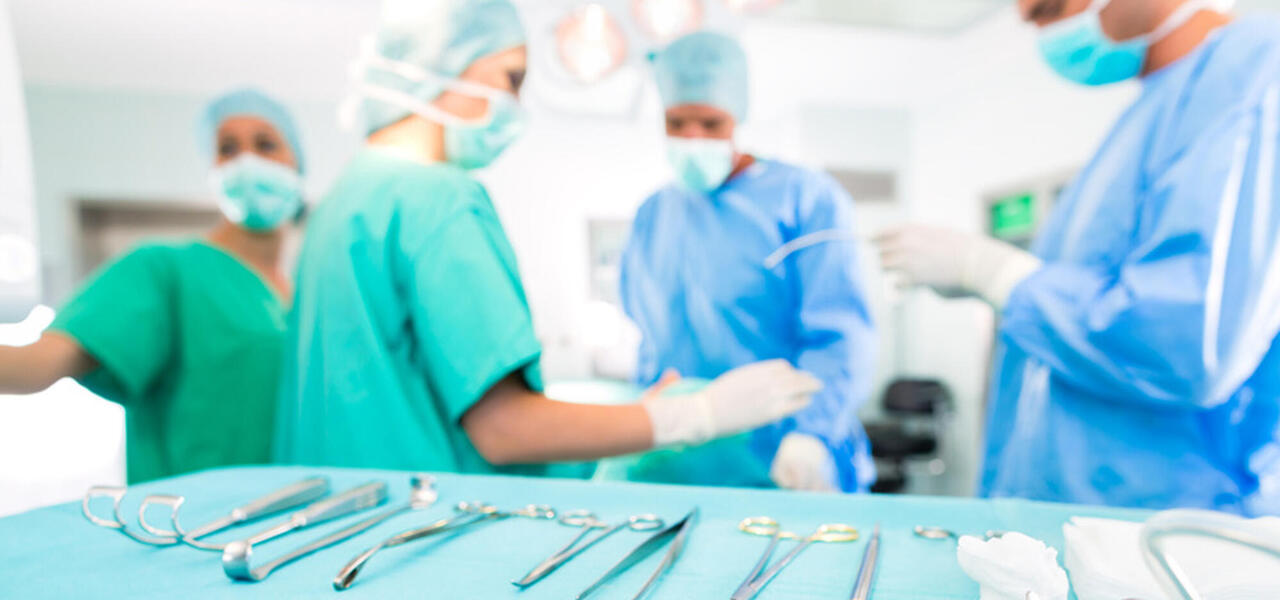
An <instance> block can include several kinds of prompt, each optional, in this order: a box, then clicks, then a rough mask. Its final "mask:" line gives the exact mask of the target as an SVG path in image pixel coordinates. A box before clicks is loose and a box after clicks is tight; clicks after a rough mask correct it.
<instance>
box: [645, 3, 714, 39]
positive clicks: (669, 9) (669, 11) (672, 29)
mask: <svg viewBox="0 0 1280 600" xmlns="http://www.w3.org/2000/svg"><path fill="white" fill-rule="evenodd" d="M632 9H633V11H634V12H635V17H636V21H638V22H639V23H640V26H641V27H642V28H643V29H644V30H645V31H647V32H648V33H649V35H651V36H653V37H654V38H656V39H657V40H658V41H660V42H666V41H670V40H672V39H674V38H676V37H678V36H680V35H683V34H686V33H689V32H692V31H696V30H697V29H698V28H699V27H700V26H701V25H702V3H701V2H699V1H698V0H634V1H633V2H632Z"/></svg>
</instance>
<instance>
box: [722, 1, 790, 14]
mask: <svg viewBox="0 0 1280 600" xmlns="http://www.w3.org/2000/svg"><path fill="white" fill-rule="evenodd" d="M779 2H780V0H724V4H725V6H728V7H729V10H732V11H733V12H736V13H738V14H749V13H759V12H763V11H764V10H766V9H769V8H772V7H774V6H777V5H778V3H779Z"/></svg>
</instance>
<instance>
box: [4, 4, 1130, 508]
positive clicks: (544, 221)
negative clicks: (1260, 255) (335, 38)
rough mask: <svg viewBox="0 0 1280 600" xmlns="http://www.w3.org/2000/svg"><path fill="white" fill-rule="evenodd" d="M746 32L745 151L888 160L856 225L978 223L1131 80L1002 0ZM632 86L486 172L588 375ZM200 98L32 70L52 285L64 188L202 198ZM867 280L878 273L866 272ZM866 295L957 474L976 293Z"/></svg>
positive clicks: (314, 128) (556, 361) (1073, 158)
mask: <svg viewBox="0 0 1280 600" xmlns="http://www.w3.org/2000/svg"><path fill="white" fill-rule="evenodd" d="M742 39H743V41H744V44H745V45H746V46H747V50H748V54H749V55H750V57H751V61H752V69H753V82H754V83H753V90H752V93H753V98H752V100H753V109H752V116H751V121H750V123H749V124H748V126H747V128H746V130H745V131H744V132H743V140H744V142H745V145H746V146H747V147H748V148H749V149H754V150H758V151H761V152H763V153H765V154H769V155H772V156H776V157H779V158H784V159H790V160H797V161H800V162H805V163H809V164H815V165H819V166H821V165H835V166H841V167H876V168H894V169H896V170H899V171H900V172H901V173H902V174H903V177H904V180H903V192H904V202H903V203H902V204H900V205H898V206H888V207H871V208H866V209H864V210H863V214H862V215H861V218H862V221H863V227H862V228H863V230H864V233H869V232H873V231H876V230H879V229H881V228H883V227H885V226H888V225H891V224H894V223H898V222H902V221H905V220H921V221H930V222H936V223H946V224H949V225H955V226H960V227H963V228H966V229H970V230H975V231H976V230H978V229H979V227H980V226H981V223H982V221H981V212H980V210H981V209H980V205H979V199H980V197H981V196H982V195H983V194H984V193H986V192H989V191H991V190H992V189H994V188H999V187H1003V186H1005V185H1007V184H1009V183H1016V182H1018V181H1020V180H1022V179H1025V178H1028V177H1034V176H1037V175H1040V174H1042V173H1044V172H1046V171H1058V170H1062V169H1064V168H1065V169H1071V168H1075V167H1077V166H1079V165H1080V164H1081V163H1082V162H1083V161H1084V160H1085V159H1086V158H1087V156H1088V155H1089V152H1090V150H1091V148H1092V147H1093V146H1094V145H1096V143H1097V142H1098V139H1099V138H1100V137H1101V135H1102V133H1103V132H1104V131H1105V129H1106V127H1107V125H1108V124H1109V122H1110V121H1111V120H1112V119H1113V118H1114V116H1115V114H1116V113H1117V112H1118V111H1119V110H1120V108H1121V107H1122V106H1123V105H1124V103H1125V102H1126V101H1127V99H1128V98H1129V96H1130V95H1131V93H1132V90H1131V89H1125V88H1117V89H1113V90H1108V91H1103V92H1096V91H1092V92H1091V91H1084V90H1080V89H1076V88H1071V87H1068V86H1067V85H1065V84H1062V83H1060V82H1058V81H1057V80H1056V79H1055V78H1054V77H1053V76H1052V75H1051V74H1050V73H1048V71H1047V69H1045V68H1044V67H1043V66H1042V64H1041V63H1040V61H1039V59H1038V57H1036V55H1035V53H1034V50H1033V48H1034V47H1033V40H1032V37H1031V34H1030V32H1029V31H1028V30H1027V29H1026V28H1024V27H1023V26H1022V25H1021V24H1019V23H1017V21H1016V19H1015V18H1014V17H1013V16H1012V14H1011V13H1006V14H1002V15H1001V16H999V17H997V18H995V19H993V20H991V22H989V23H986V24H984V25H982V26H980V27H978V28H976V29H974V30H972V31H970V32H968V33H966V34H965V35H962V36H957V37H951V38H934V37H921V36H916V35H911V34H901V33H886V32H879V31H868V30H859V29H853V28H841V27H830V26H824V25H819V24H798V23H775V22H769V21H765V20H757V21H751V22H749V23H747V24H746V26H745V28H744V30H743V31H742ZM322 56H326V57H327V56H328V55H322ZM295 59H296V60H301V59H302V57H301V56H296V57H295ZM319 68H320V67H319V66H317V65H307V66H306V69H304V70H308V71H310V72H318V70H319ZM538 76H539V75H538V74H537V72H536V71H535V72H534V73H533V74H532V77H534V78H537V77H538ZM531 85H536V82H531ZM291 89H292V88H285V89H272V88H271V87H270V86H267V91H269V92H277V93H281V92H283V97H284V99H285V100H286V101H289V102H290V104H291V105H292V106H293V107H294V109H295V112H296V113H297V114H298V116H299V119H300V121H301V126H302V129H303V131H304V138H305V143H306V146H307V152H308V154H309V163H310V177H309V181H308V183H309V188H310V189H312V190H313V191H317V192H318V191H319V190H322V189H324V188H325V187H326V186H327V184H328V183H329V182H330V181H331V180H332V178H333V177H334V175H335V174H336V172H337V170H338V169H339V168H340V165H341V164H342V163H343V162H344V160H345V159H346V158H347V157H348V156H349V155H350V154H351V152H352V151H353V150H354V140H353V139H352V138H351V137H350V136H348V135H346V134H343V133H341V132H338V131H337V130H336V129H335V126H334V125H333V119H332V115H333V114H334V111H335V109H336V105H337V103H338V101H339V98H338V97H337V95H336V93H335V94H333V95H331V96H328V97H325V96H324V95H323V94H317V90H307V91H306V93H299V94H298V95H297V96H296V97H295V96H291V95H290V94H289V93H288V92H290V90H291ZM644 94H645V95H644V96H643V98H642V101H641V103H640V104H639V105H638V110H637V111H636V112H635V117H634V118H631V119H606V118H596V117H593V118H574V117H571V116H568V115H565V114H563V113H559V112H557V111H554V110H548V109H547V108H546V107H540V106H538V105H536V104H535V105H534V106H533V107H532V109H533V112H534V119H535V120H534V122H533V127H532V130H531V131H530V133H529V135H528V136H527V138H526V139H524V140H522V141H521V142H520V143H519V144H517V146H515V147H514V148H513V149H512V151H511V152H510V153H508V155H507V156H505V157H504V158H503V159H502V160H501V161H500V162H499V163H498V164H497V165H495V167H494V168H493V169H492V170H491V171H490V172H488V173H486V174H485V175H484V178H485V180H486V181H487V182H488V183H489V185H490V188H491V191H492V193H493V195H494V198H495V202H496V204H497V205H498V208H499V210H500V212H501V213H502V216H503V219H504V222H505V225H506V227H507V230H508V232H509V235H510V237H511V239H512V242H513V245H514V246H515V248H516V252H517V254H518V256H519V259H520V261H521V266H522V271H523V273H524V278H525V281H526V284H527V286H528V288H529V294H530V298H531V301H532V304H533V309H534V314H535V320H536V325H537V327H538V330H539V332H540V335H541V336H542V337H543V338H544V341H546V343H547V346H548V363H549V364H548V371H549V372H550V374H551V375H553V376H556V375H559V376H562V377H572V376H581V375H585V374H586V371H587V368H588V365H589V357H588V356H587V355H586V353H585V352H584V351H583V349H582V348H581V345H580V339H579V338H580V337H581V329H582V320H583V318H584V317H583V315H584V314H586V313H587V312H588V311H585V310H584V307H585V306H586V304H587V290H588V280H587V264H586V255H587V252H586V250H587V248H586V246H587V232H586V226H585V222H586V220H587V219H588V218H591V217H621V218H625V217H628V216H629V215H630V214H631V212H632V211H633V210H634V208H635V207H636V206H637V205H638V204H639V202H640V201H641V200H642V199H643V198H644V196H645V195H646V194H647V193H648V192H649V191H651V190H652V189H653V188H654V187H655V186H657V185H658V184H659V183H660V182H662V181H663V180H664V179H665V178H666V177H667V172H666V167H665V166H664V164H663V159H662V150H661V142H662V140H661V136H660V134H659V130H660V122H659V119H658V109H657V103H656V100H655V99H654V94H653V92H652V90H649V89H648V88H646V91H645V92H644ZM207 96H208V94H207V93H206V92H204V91H177V92H154V91H145V90H137V89H131V88H120V87H106V86H99V85H85V86H80V85H72V84H70V83H68V82H52V83H50V82H41V83H36V82H32V83H31V84H29V86H28V89H27V99H28V104H29V110H30V113H31V128H32V135H33V139H34V153H35V159H36V164H37V173H36V174H37V185H38V191H39V200H40V206H39V209H40V222H41V233H42V238H43V240H44V243H45V247H44V252H45V273H46V277H47V281H48V282H49V284H48V297H49V299H50V300H51V301H54V302H56V301H57V300H59V299H61V298H62V297H63V296H64V295H65V293H67V291H68V290H69V289H70V286H71V284H72V273H73V272H74V271H73V265H72V260H73V257H74V256H75V255H76V250H75V248H74V239H73V238H74V236H73V235H72V234H71V230H70V218H71V212H70V211H71V202H72V201H73V200H74V199H76V198H83V197H88V196H93V197H107V198H112V199H120V200H128V199H171V200H175V201H193V202H201V201H205V198H207V196H206V194H205V191H204V189H205V188H204V181H205V168H204V166H203V165H204V164H205V161H203V160H201V158H200V157H199V154H198V153H197V150H196V148H195V141H194V139H193V134H192V133H191V132H192V130H193V127H194V124H193V123H194V119H195V118H196V116H197V115H198V112H199V109H200V108H201V106H202V105H203V102H204V101H205V99H206V98H207ZM814 114H824V115H840V114H848V115H850V116H851V118H864V119H865V118H868V116H869V115H871V116H874V115H891V116H892V117H893V118H891V119H885V122H894V123H897V125H894V126H892V127H888V126H881V127H875V128H873V127H870V126H868V127H866V128H864V129H862V130H861V131H860V135H847V134H846V135H841V136H839V139H834V136H833V139H828V140H826V141H825V142H824V143H821V144H817V143H814V142H813V140H812V139H806V133H805V132H806V131H808V130H811V129H812V127H811V125H812V122H811V121H806V119H812V118H813V117H812V115H814ZM805 115H810V117H806V116H805ZM819 118H830V117H829V116H828V117H819ZM806 122H808V123H809V126H807V125H806ZM886 157H888V158H886ZM872 279H873V281H874V282H875V283H874V284H873V288H874V289H875V290H877V292H879V291H880V290H882V289H883V286H882V285H881V283H880V280H879V274H877V273H873V274H872ZM876 303H877V306H879V307H880V308H879V309H878V312H879V313H880V316H881V326H882V331H883V333H884V335H885V337H886V340H887V344H888V345H886V346H882V351H883V352H884V355H885V356H884V357H883V358H882V361H881V362H882V365H881V379H884V378H887V377H888V376H889V375H892V374H911V375H919V376H936V377H940V378H942V379H944V380H945V381H947V382H948V383H949V384H950V385H951V386H952V387H953V389H954V391H955V392H956V395H957V397H958V399H959V400H960V403H961V414H960V424H959V427H957V432H958V434H959V437H960V442H961V444H960V445H959V446H958V447H957V448H956V450H955V451H954V453H953V454H952V455H951V456H950V458H951V459H952V462H953V464H954V465H955V466H956V467H957V468H956V469H955V470H954V471H953V472H952V474H951V479H950V481H949V484H948V485H949V486H950V489H951V490H953V491H956V492H964V491H967V490H969V489H970V487H971V486H970V483H971V482H972V479H973V473H974V469H975V466H976V458H975V454H976V448H977V439H978V438H977V435H978V431H979V428H980V422H981V419H980V414H981V404H982V392H983V388H984V385H985V377H984V375H983V373H984V372H985V369H986V359H985V357H986V353H987V352H988V350H989V347H990V335H989V334H990V331H991V330H992V328H993V321H992V316H991V314H990V311H988V310H985V309H984V308H983V307H982V306H980V305H978V304H977V303H974V302H943V301H941V300H938V299H937V298H936V297H933V296H931V295H929V294H925V293H918V294H911V295H909V296H908V297H906V298H905V299H900V300H899V299H895V298H893V297H891V296H884V297H880V298H878V300H877V301H876ZM894 342H897V343H894Z"/></svg>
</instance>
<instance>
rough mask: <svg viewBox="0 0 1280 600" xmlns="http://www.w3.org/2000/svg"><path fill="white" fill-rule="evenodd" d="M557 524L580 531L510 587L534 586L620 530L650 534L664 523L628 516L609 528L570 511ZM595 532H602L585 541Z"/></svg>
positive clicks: (653, 518) (648, 517)
mask: <svg viewBox="0 0 1280 600" xmlns="http://www.w3.org/2000/svg"><path fill="white" fill-rule="evenodd" d="M560 523H561V524H563V525H568V526H570V527H581V528H582V531H581V532H580V533H579V534H578V535H577V536H575V537H574V538H573V539H572V540H570V541H569V543H568V544H567V545H565V547H563V548H561V549H559V550H557V551H556V552H555V554H552V555H551V556H549V557H547V559H546V560H544V561H542V562H541V563H538V565H537V566H535V567H534V568H533V569H532V570H530V571H529V573H528V574H526V575H525V576H524V577H522V578H520V579H519V580H516V581H513V582H511V583H512V584H513V585H515V586H516V587H518V588H521V589H524V588H527V587H529V586H531V585H533V584H535V583H538V582H539V581H541V580H542V578H544V577H546V576H547V575H550V574H551V573H552V572H554V571H555V570H556V569H559V568H560V567H561V566H562V565H564V564H565V563H567V562H569V561H570V560H573V558H574V557H576V556H578V555H579V554H582V553H583V552H586V551H587V550H589V549H590V548H591V547H592V546H595V545H596V544H598V543H600V542H601V541H602V540H604V539H605V538H607V537H609V536H611V535H613V534H615V533H617V532H619V531H622V530H623V529H629V530H631V531H653V530H655V529H662V526H663V525H665V523H663V522H662V519H660V518H658V516H657V515H651V514H644V515H635V516H631V517H628V518H627V520H625V521H622V522H621V523H617V524H614V525H610V524H609V523H606V522H604V521H601V520H600V519H599V518H597V517H596V515H595V513H593V512H591V511H587V510H573V511H569V512H566V513H564V514H562V515H560ZM597 529H603V530H604V531H601V532H600V534H599V535H597V536H595V537H593V538H591V539H590V540H587V539H586V538H587V536H588V535H590V534H591V532H593V531H595V530H597ZM584 540H585V541H584Z"/></svg>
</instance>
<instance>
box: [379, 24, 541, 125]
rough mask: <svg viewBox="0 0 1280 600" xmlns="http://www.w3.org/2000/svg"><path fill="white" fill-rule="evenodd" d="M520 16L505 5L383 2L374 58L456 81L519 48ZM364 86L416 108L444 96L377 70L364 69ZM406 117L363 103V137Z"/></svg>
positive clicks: (438, 87) (434, 87) (433, 84)
mask: <svg viewBox="0 0 1280 600" xmlns="http://www.w3.org/2000/svg"><path fill="white" fill-rule="evenodd" d="M526 42H527V38H526V36H525V31H524V25H523V24H522V23H521V22H520V13H519V12H517V11H516V7H515V6H514V5H513V4H511V2H510V0H386V2H384V3H383V6H382V20H381V25H379V27H378V32H377V34H376V35H375V37H374V42H373V44H374V52H376V53H377V54H378V55H380V56H381V57H382V58H385V59H388V60H392V61H396V62H402V63H407V64H410V65H413V66H415V67H418V68H420V69H423V70H425V71H428V72H430V73H434V74H436V75H439V76H440V77H441V78H443V79H457V78H458V76H459V75H461V74H462V72H463V71H465V70H467V67H470V66H471V63H474V62H475V61H476V60H478V59H480V58H483V57H485V56H489V55H491V54H496V53H498V52H502V51H504V50H510V49H512V48H516V47H519V46H523V45H525V44H526ZM363 77H364V82H365V83H366V84H369V85H373V86H378V87H383V88H389V89H391V90H394V91H397V92H401V93H405V94H408V95H410V96H412V97H413V98H415V99H417V100H420V101H422V102H430V101H432V100H435V99H436V97H437V96H439V95H440V94H441V93H443V92H444V91H445V87H444V85H443V84H442V83H441V82H438V81H410V80H407V79H405V78H404V77H401V76H398V75H395V74H393V73H388V72H386V71H383V70H378V69H372V68H371V69H367V70H366V71H365V73H364V76H363ZM409 114H410V111H409V110H407V109H405V108H403V107H400V106H394V105H391V104H388V103H386V102H382V101H379V100H372V99H366V100H365V101H364V103H363V107H362V115H363V117H364V123H365V127H366V130H367V133H373V132H375V131H377V130H379V129H382V128H383V127H386V126H388V125H391V124H393V123H395V122H396V121H399V120H401V119H403V118H405V117H407V116H409Z"/></svg>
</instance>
